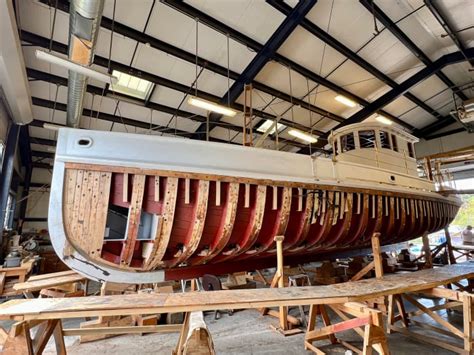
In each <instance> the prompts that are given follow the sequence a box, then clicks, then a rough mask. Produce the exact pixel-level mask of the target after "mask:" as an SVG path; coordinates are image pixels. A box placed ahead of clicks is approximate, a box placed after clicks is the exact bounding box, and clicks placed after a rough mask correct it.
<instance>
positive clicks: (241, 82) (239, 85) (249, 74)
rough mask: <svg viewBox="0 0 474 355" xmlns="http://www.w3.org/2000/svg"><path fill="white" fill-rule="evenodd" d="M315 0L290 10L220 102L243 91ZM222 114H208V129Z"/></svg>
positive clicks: (230, 99)
mask: <svg viewBox="0 0 474 355" xmlns="http://www.w3.org/2000/svg"><path fill="white" fill-rule="evenodd" d="M316 2H317V0H300V1H299V2H298V4H297V5H296V6H295V7H294V8H293V9H292V10H291V12H290V13H289V14H288V16H287V17H286V18H285V19H284V20H283V22H282V23H281V24H280V26H278V28H277V30H276V31H275V32H274V33H273V34H272V36H271V37H270V38H269V39H268V41H267V43H265V45H264V46H263V47H262V49H261V50H260V51H258V52H257V54H256V55H255V57H253V59H252V60H251V61H250V63H249V64H248V65H247V67H246V68H245V69H244V70H243V72H242V73H241V74H240V75H239V77H238V78H237V79H236V80H235V81H234V83H233V84H232V86H231V87H230V89H229V90H228V91H227V93H226V94H225V95H224V96H223V97H222V99H221V104H226V103H233V102H235V101H236V100H237V99H238V98H239V96H240V95H241V94H242V93H243V92H244V86H245V85H246V84H250V83H252V82H253V81H254V80H255V78H256V77H257V75H258V73H259V72H260V71H261V70H262V69H263V67H264V66H265V65H266V64H267V63H268V61H269V60H270V59H271V58H273V57H274V56H275V53H276V51H277V50H278V48H280V47H281V45H282V44H283V42H285V40H286V39H287V38H288V36H290V35H291V33H292V32H293V30H294V29H295V28H296V27H297V26H298V24H299V23H300V22H301V21H302V20H303V19H304V17H305V16H306V14H307V13H308V12H309V11H310V10H311V9H312V8H313V6H314V4H316ZM222 117H223V115H221V114H217V113H211V114H210V115H209V121H210V124H209V127H208V128H209V130H211V129H212V128H213V127H215V122H219V121H220V120H221V118H222ZM205 128H206V124H201V126H200V127H199V129H198V131H201V130H204V129H205ZM205 137H206V135H205V134H203V135H201V139H205Z"/></svg>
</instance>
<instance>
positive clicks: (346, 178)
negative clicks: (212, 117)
mask: <svg viewBox="0 0 474 355" xmlns="http://www.w3.org/2000/svg"><path fill="white" fill-rule="evenodd" d="M415 142H416V138H415V137H413V136H411V135H409V134H408V133H406V132H404V131H402V130H400V129H398V128H394V127H390V126H384V125H380V124H372V125H371V124H367V123H364V124H356V125H350V126H346V127H343V128H341V129H340V130H337V131H335V132H334V133H333V134H332V135H331V136H330V143H331V144H332V145H333V151H334V152H335V154H334V155H333V157H332V159H330V158H324V157H311V156H305V155H299V154H292V153H285V152H279V151H271V150H264V149H256V148H251V147H242V146H234V145H230V144H220V143H209V142H200V141H194V140H186V139H178V138H174V137H173V138H169V137H157V136H151V135H136V134H122V133H112V132H107V133H103V132H98V131H82V130H75V129H60V131H59V138H58V145H57V150H56V157H55V165H54V173H53V183H52V187H51V200H50V209H49V228H50V234H51V239H52V242H53V245H54V248H55V250H56V252H57V254H58V255H59V256H60V258H61V259H62V260H63V261H64V262H65V263H66V264H68V265H69V266H70V267H71V268H72V269H74V270H77V271H78V272H80V273H82V274H84V275H86V276H88V277H90V278H94V279H98V280H108V281H113V282H126V283H148V282H158V281H162V280H165V279H169V278H188V277H189V276H190V275H192V276H194V277H195V276H196V275H199V274H201V273H209V272H211V273H221V272H229V271H230V270H232V271H236V270H239V269H240V270H245V269H249V268H256V265H259V266H260V267H264V266H272V265H273V264H274V258H275V257H274V253H275V245H274V237H275V236H276V235H284V236H285V241H284V246H283V247H284V253H285V256H287V257H293V258H301V260H306V261H307V260H311V259H317V258H318V254H321V253H324V252H328V251H339V250H340V251H344V250H348V249H351V248H361V247H364V246H367V245H369V244H370V237H371V236H372V234H373V233H374V232H379V233H381V242H382V244H391V243H396V242H401V241H407V240H410V239H413V238H416V237H419V236H421V235H422V234H424V233H426V232H428V233H430V232H434V231H437V230H439V229H441V228H443V227H445V226H447V225H448V224H449V223H450V222H451V220H452V219H453V218H454V217H455V215H456V213H457V210H458V208H459V206H460V201H459V200H458V199H457V198H456V197H446V196H444V195H442V194H440V193H438V192H436V188H435V184H434V183H433V182H432V181H430V180H428V179H424V178H420V177H418V173H417V164H416V159H415V155H414V147H413V144H414V143H415ZM124 148H125V149H124ZM124 151H125V152H126V154H124V153H123V152H124ZM266 262H269V264H268V265H265V263H266ZM226 270H228V271H226Z"/></svg>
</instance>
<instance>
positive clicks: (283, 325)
mask: <svg viewBox="0 0 474 355" xmlns="http://www.w3.org/2000/svg"><path fill="white" fill-rule="evenodd" d="M284 239H285V237H284V236H283V235H277V236H276V237H275V242H276V247H277V274H278V288H283V287H285V280H283V277H284V275H283V273H284V271H283V240H284ZM287 316H288V307H285V306H281V307H280V317H279V318H280V329H281V330H288V329H289V327H288V319H287Z"/></svg>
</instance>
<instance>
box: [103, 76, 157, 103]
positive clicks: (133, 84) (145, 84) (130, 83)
mask: <svg viewBox="0 0 474 355" xmlns="http://www.w3.org/2000/svg"><path fill="white" fill-rule="evenodd" d="M112 75H113V76H114V77H116V78H117V82H116V83H113V84H112V85H111V89H112V90H113V91H114V92H117V93H120V94H124V95H128V96H132V97H135V98H138V99H141V100H147V99H148V98H149V96H150V95H151V91H152V89H153V87H154V86H155V84H154V83H152V82H151V81H148V80H145V79H141V78H138V77H136V76H133V75H130V74H126V73H122V72H119V71H118V70H114V71H113V72H112Z"/></svg>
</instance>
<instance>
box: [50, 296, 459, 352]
mask: <svg viewBox="0 0 474 355" xmlns="http://www.w3.org/2000/svg"><path fill="white" fill-rule="evenodd" d="M422 303H423V304H425V305H427V306H431V305H433V301H432V300H426V299H423V300H422ZM295 311H297V309H294V310H292V313H294V312H295ZM439 314H440V315H442V316H443V317H444V318H447V319H448V320H449V321H450V322H451V323H452V324H454V325H456V326H458V327H460V326H461V325H462V316H461V314H460V313H458V312H451V313H449V314H447V312H446V311H442V312H439ZM295 315H297V313H295ZM424 320H425V321H426V320H428V321H429V319H428V318H426V317H425V319H424ZM81 321H83V320H80V319H78V320H69V321H67V322H65V323H64V327H65V328H67V327H69V328H71V327H77V326H78V325H79V323H80V322H81ZM206 323H207V324H208V327H209V330H210V332H211V334H212V337H213V341H214V345H215V350H216V353H217V354H259V355H263V354H276V355H280V354H281V355H289V354H311V352H307V351H305V350H304V346H303V339H304V334H298V335H294V336H290V337H286V338H285V337H283V336H282V335H280V334H279V333H277V332H276V331H274V330H272V329H271V327H270V325H271V324H275V325H276V324H277V319H276V318H273V317H270V316H262V315H260V313H259V312H257V311H256V310H243V311H237V312H235V313H234V314H233V315H232V316H229V315H227V314H223V315H221V318H220V319H218V320H214V315H213V313H212V312H207V313H206ZM432 324H434V323H432ZM354 334H355V333H354V332H345V333H341V335H340V336H341V338H343V339H344V340H347V341H351V342H354V344H355V345H357V346H358V347H360V346H361V344H362V343H361V339H360V338H359V337H358V336H356V335H354ZM421 334H429V332H427V331H426V330H423V331H421ZM431 334H432V333H431ZM421 336H422V335H421ZM436 337H437V338H438V339H443V338H446V339H447V340H451V339H450V338H449V337H443V336H442V335H439V334H436ZM177 341H178V334H177V333H176V334H149V335H145V336H139V335H130V336H125V335H122V336H117V337H113V338H109V339H105V340H99V341H95V342H90V343H85V344H80V343H79V340H78V338H77V337H67V338H66V346H67V350H68V354H70V355H75V354H77V355H82V354H84V355H92V354H101V355H107V354H114V355H117V354H126V355H132V354H138V353H139V354H171V351H172V349H174V347H175V345H176V343H177ZM388 342H389V347H390V350H391V352H392V354H395V355H404V354H407V355H412V354H417V355H423V354H452V353H451V352H450V351H447V350H443V349H440V348H438V347H434V346H429V345H425V344H422V343H418V342H416V341H413V340H410V339H408V338H406V337H404V336H403V335H400V334H391V335H389V336H388ZM324 344H326V342H317V343H315V345H319V346H323V345H324ZM325 350H326V351H327V352H328V354H351V352H349V351H347V350H346V349H345V348H343V347H342V346H333V347H331V348H327V347H326V348H325ZM346 351H347V352H346ZM44 354H55V348H54V345H53V343H52V342H50V343H49V344H48V346H47V348H46V350H45V352H44Z"/></svg>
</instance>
